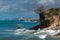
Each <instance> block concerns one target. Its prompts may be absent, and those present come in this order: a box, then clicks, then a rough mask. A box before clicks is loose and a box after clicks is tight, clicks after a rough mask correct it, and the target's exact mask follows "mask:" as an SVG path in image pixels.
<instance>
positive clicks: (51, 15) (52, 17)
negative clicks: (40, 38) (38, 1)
mask: <svg viewBox="0 0 60 40" xmlns="http://www.w3.org/2000/svg"><path fill="white" fill-rule="evenodd" d="M39 12H40V13H39ZM38 13H39V16H40V17H39V18H40V19H39V20H40V22H41V24H39V25H37V26H35V27H32V28H30V29H34V30H37V29H39V28H40V29H44V28H47V27H51V29H58V25H60V8H56V9H55V8H51V9H48V10H46V11H43V12H41V10H38Z"/></svg>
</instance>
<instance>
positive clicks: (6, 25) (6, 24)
mask: <svg viewBox="0 0 60 40" xmlns="http://www.w3.org/2000/svg"><path fill="white" fill-rule="evenodd" d="M39 24H40V22H38V21H33V22H31V21H26V20H0V40H60V37H53V36H51V35H49V33H48V32H42V33H40V34H37V35H34V32H32V33H30V32H25V33H24V31H23V30H29V28H31V27H33V26H37V25H39ZM17 27H20V30H16V28H17ZM29 31H32V30H29ZM34 31H35V32H37V30H34Z"/></svg>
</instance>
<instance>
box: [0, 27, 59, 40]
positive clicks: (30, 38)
mask: <svg viewBox="0 0 60 40" xmlns="http://www.w3.org/2000/svg"><path fill="white" fill-rule="evenodd" d="M59 32H60V31H59V30H51V29H49V30H47V29H43V30H28V29H25V28H24V29H16V30H5V32H2V33H4V34H5V35H6V37H7V38H8V35H9V37H12V36H14V37H17V38H18V36H19V37H22V36H23V37H22V39H21V38H18V39H19V40H41V39H43V40H44V39H47V38H48V37H49V38H54V37H53V35H56V34H58V33H59ZM2 33H1V32H0V34H2ZM4 34H3V35H4ZM14 39H15V38H14Z"/></svg>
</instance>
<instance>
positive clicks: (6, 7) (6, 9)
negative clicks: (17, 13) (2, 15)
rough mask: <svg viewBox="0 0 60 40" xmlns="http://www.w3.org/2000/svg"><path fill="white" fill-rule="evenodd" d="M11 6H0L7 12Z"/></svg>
mask: <svg viewBox="0 0 60 40" xmlns="http://www.w3.org/2000/svg"><path fill="white" fill-rule="evenodd" d="M9 8H10V6H9V5H4V6H0V11H2V12H7V11H8V10H9Z"/></svg>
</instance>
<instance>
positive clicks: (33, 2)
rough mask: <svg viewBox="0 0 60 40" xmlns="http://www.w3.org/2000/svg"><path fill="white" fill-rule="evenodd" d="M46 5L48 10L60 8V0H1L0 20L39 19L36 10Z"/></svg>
mask: <svg viewBox="0 0 60 40" xmlns="http://www.w3.org/2000/svg"><path fill="white" fill-rule="evenodd" d="M41 4H42V5H44V6H45V7H46V8H51V7H60V6H59V5H60V0H0V20H4V19H11V18H13V19H15V18H20V17H25V18H31V17H36V18H37V17H39V16H38V14H35V12H34V10H35V9H36V8H37V7H38V6H40V5H41Z"/></svg>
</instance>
